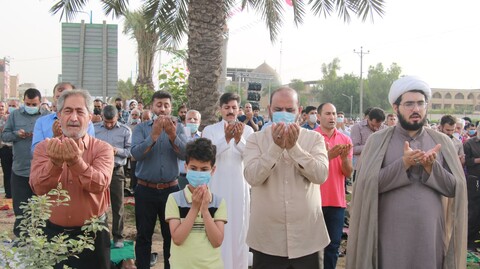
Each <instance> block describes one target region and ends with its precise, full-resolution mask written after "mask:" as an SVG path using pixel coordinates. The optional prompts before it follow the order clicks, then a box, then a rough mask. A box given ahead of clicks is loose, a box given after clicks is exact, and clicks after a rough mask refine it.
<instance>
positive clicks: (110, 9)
mask: <svg viewBox="0 0 480 269" xmlns="http://www.w3.org/2000/svg"><path fill="white" fill-rule="evenodd" d="M101 3H102V9H103V12H104V13H105V15H110V14H112V16H113V17H115V18H118V17H120V16H121V15H123V14H124V13H125V12H126V10H127V7H128V0H101Z"/></svg>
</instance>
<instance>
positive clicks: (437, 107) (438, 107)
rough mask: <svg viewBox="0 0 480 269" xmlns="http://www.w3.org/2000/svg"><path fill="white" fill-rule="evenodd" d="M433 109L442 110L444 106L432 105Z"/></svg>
mask: <svg viewBox="0 0 480 269" xmlns="http://www.w3.org/2000/svg"><path fill="white" fill-rule="evenodd" d="M432 109H442V104H432Z"/></svg>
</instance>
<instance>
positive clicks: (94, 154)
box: [0, 76, 480, 269]
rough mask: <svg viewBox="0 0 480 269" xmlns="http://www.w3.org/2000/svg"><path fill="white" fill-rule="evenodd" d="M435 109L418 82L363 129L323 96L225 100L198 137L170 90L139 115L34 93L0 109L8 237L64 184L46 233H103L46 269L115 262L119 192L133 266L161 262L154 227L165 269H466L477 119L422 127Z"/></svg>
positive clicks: (474, 214)
mask: <svg viewBox="0 0 480 269" xmlns="http://www.w3.org/2000/svg"><path fill="white" fill-rule="evenodd" d="M430 99H431V89H430V87H429V86H428V84H427V83H426V82H425V81H423V80H422V79H421V78H419V77H415V76H405V77H401V78H400V79H398V80H396V81H395V82H393V84H392V85H391V88H390V92H389V95H388V101H389V103H390V104H391V106H392V107H391V109H389V110H391V111H392V113H388V112H385V111H384V110H383V109H381V108H377V107H373V108H369V109H367V110H366V111H365V114H364V115H363V118H361V119H360V118H351V117H350V118H348V117H346V115H345V113H344V112H341V111H337V109H336V106H335V104H333V103H329V102H325V103H322V104H320V105H319V106H318V107H316V106H307V107H305V108H302V107H301V106H300V105H299V96H298V94H297V92H296V91H295V90H294V89H291V88H289V87H281V88H279V89H277V90H275V91H273V92H272V93H271V96H270V105H269V106H268V107H267V108H266V109H265V113H264V114H263V115H261V113H260V108H259V107H258V106H252V104H250V103H246V104H244V105H243V106H242V104H241V102H240V100H241V99H240V96H239V95H237V94H235V93H224V94H222V95H221V96H220V98H219V100H218V104H217V106H218V116H219V121H218V122H217V123H214V124H211V125H207V126H206V127H205V128H204V129H203V130H202V131H200V129H199V128H200V126H201V114H200V112H199V111H197V110H193V109H188V108H187V106H186V105H181V106H179V108H178V109H175V110H176V111H172V110H174V109H173V107H172V105H173V97H172V95H171V94H170V93H169V92H167V91H163V90H159V91H156V92H155V93H154V94H153V96H152V98H151V100H150V103H149V104H148V106H146V105H144V104H143V103H142V102H140V101H137V100H128V102H125V101H126V100H122V99H121V98H116V99H115V101H114V103H112V104H107V103H106V102H104V101H103V100H101V99H93V98H92V97H91V96H90V94H89V93H88V91H87V90H82V89H75V86H74V85H72V84H71V83H68V82H63V83H59V84H57V85H55V87H54V89H53V103H50V102H43V103H42V100H45V99H42V96H41V93H40V92H39V91H38V90H37V89H34V88H30V89H28V90H26V91H25V94H24V98H23V104H22V105H20V102H19V101H16V100H9V101H7V102H0V128H1V130H2V134H1V142H0V143H1V144H0V145H1V147H0V159H1V165H2V169H3V173H4V187H5V197H6V198H13V207H14V213H15V216H16V220H15V223H14V227H13V230H14V234H15V235H16V236H20V230H19V223H20V220H21V218H20V217H21V216H22V214H23V212H22V209H21V208H20V205H21V204H22V203H23V202H26V201H28V199H29V198H30V197H32V196H33V195H43V194H46V193H48V192H49V190H51V189H54V188H57V186H58V184H59V183H61V186H62V188H64V189H65V190H67V191H68V194H69V195H70V197H71V201H70V202H69V204H68V206H62V207H52V208H51V210H52V212H51V217H50V219H49V220H48V222H47V225H46V227H45V228H44V232H45V234H46V235H47V236H48V237H50V238H51V237H53V236H55V235H58V234H62V233H63V234H66V235H68V236H69V237H71V238H76V237H78V236H79V235H81V234H82V230H81V226H82V225H84V223H85V221H87V220H89V219H91V218H92V217H94V216H96V217H98V218H99V219H100V221H101V223H102V224H103V225H105V226H109V227H110V229H109V230H102V231H99V232H97V233H96V234H95V235H93V236H94V238H95V248H94V249H93V250H85V251H83V252H82V253H81V254H80V255H78V257H69V258H68V260H66V261H64V262H61V263H59V264H57V265H56V267H55V268H63V267H62V266H63V265H68V266H70V267H73V268H89V269H91V268H110V266H111V262H110V250H111V247H113V248H123V247H124V240H125V235H124V215H125V213H124V196H125V195H132V196H133V197H134V199H135V225H136V238H135V247H134V249H135V250H134V251H135V265H134V267H135V266H136V268H150V267H151V266H153V265H154V264H155V263H156V259H157V256H156V253H153V250H152V237H153V234H154V230H155V227H156V224H157V220H158V222H159V223H160V230H161V235H162V238H163V257H164V261H163V262H164V268H208V269H212V268H219V269H220V268H227V269H231V268H234V269H237V268H238V269H247V268H253V269H263V268H272V269H274V268H275V269H278V268H285V269H288V268H302V269H304V268H315V269H316V268H335V267H336V265H337V261H338V258H339V256H342V255H346V268H349V269H364V268H365V269H367V268H409V269H410V268H458V269H460V268H466V256H467V250H469V251H476V250H477V248H478V247H479V243H478V242H477V241H478V240H479V239H480V236H479V232H480V191H479V185H480V183H479V182H480V181H479V180H480V143H479V142H480V140H479V139H480V132H479V131H478V128H477V127H478V122H477V123H476V124H475V123H474V122H472V120H471V119H470V118H468V117H465V118H462V119H460V118H456V117H454V116H451V115H444V116H443V117H442V118H441V120H440V122H439V123H438V124H430V123H429V122H428V120H427V117H428V115H427V108H428V102H429V100H430ZM124 105H125V106H124ZM174 114H175V116H174ZM350 116H351V115H350ZM128 179H129V180H128ZM349 185H351V186H352V187H351V188H349V187H348V186H349ZM349 190H350V191H351V192H352V193H353V196H352V199H351V202H349V203H347V195H348V194H349V193H350V191H349ZM467 198H468V199H467ZM467 209H468V211H467ZM108 210H111V216H112V217H111V220H110V219H109V218H108V217H107V215H108V214H107V212H108ZM345 228H348V229H345ZM110 231H111V232H110ZM346 231H348V232H346ZM345 237H347V238H348V240H347V246H346V248H345V249H344V248H343V247H341V244H342V239H345ZM111 240H112V241H113V244H112V245H111V243H110V242H111Z"/></svg>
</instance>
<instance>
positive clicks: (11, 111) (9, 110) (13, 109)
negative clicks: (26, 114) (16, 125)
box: [8, 106, 17, 114]
mask: <svg viewBox="0 0 480 269" xmlns="http://www.w3.org/2000/svg"><path fill="white" fill-rule="evenodd" d="M15 109H17V108H16V107H11V106H9V107H8V113H10V114H12V113H13V111H15Z"/></svg>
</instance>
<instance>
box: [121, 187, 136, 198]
mask: <svg viewBox="0 0 480 269" xmlns="http://www.w3.org/2000/svg"><path fill="white" fill-rule="evenodd" d="M133 194H134V192H133V190H131V189H129V188H124V189H123V196H124V197H133Z"/></svg>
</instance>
